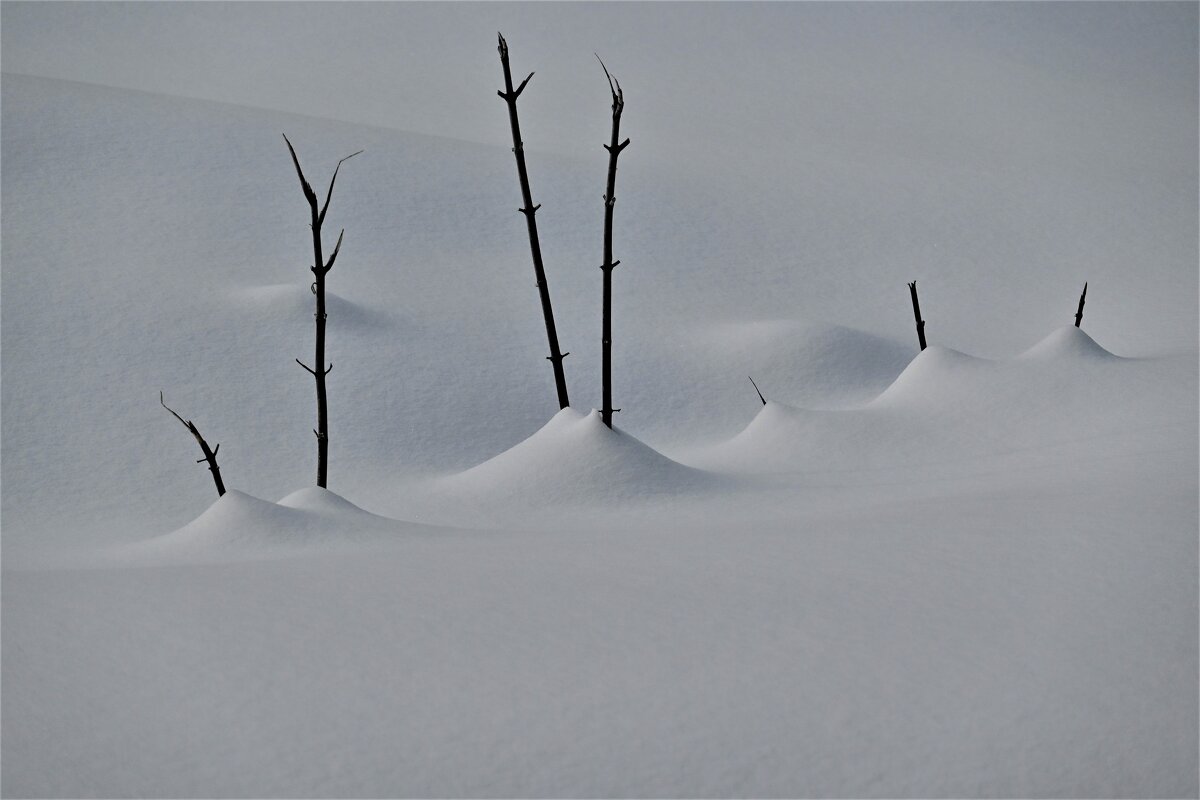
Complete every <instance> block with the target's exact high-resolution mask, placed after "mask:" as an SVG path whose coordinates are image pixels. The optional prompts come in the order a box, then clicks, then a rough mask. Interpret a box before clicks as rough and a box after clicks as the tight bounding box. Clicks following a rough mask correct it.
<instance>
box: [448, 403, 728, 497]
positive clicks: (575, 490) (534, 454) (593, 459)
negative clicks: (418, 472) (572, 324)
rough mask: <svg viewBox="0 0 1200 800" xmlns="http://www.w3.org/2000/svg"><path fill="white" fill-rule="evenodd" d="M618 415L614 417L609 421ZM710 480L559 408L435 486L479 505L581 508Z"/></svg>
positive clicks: (712, 483) (712, 480)
mask: <svg viewBox="0 0 1200 800" xmlns="http://www.w3.org/2000/svg"><path fill="white" fill-rule="evenodd" d="M614 416H619V415H614ZM718 485H719V481H718V479H717V476H715V475H710V474H707V473H704V472H702V471H700V470H697V469H693V468H691V467H686V466H684V465H682V464H679V463H677V462H675V461H672V460H671V459H670V458H667V457H666V456H664V455H663V454H661V453H659V452H658V451H656V450H654V449H653V448H651V447H649V446H647V445H646V444H644V443H642V442H641V441H639V440H638V439H636V438H635V437H633V436H631V435H630V434H628V433H626V432H624V431H622V430H621V429H620V428H619V427H617V426H616V425H615V424H614V426H613V428H612V429H611V430H610V429H609V428H607V427H606V426H605V425H604V423H603V421H601V419H600V412H598V411H596V410H592V411H590V412H588V413H586V414H584V413H582V412H580V411H578V410H576V409H574V408H564V409H562V410H561V411H559V412H558V413H557V414H555V415H554V416H553V417H552V418H551V419H550V421H549V422H547V423H546V424H545V425H544V426H543V427H542V428H541V429H540V430H538V431H537V432H536V433H534V434H533V435H532V436H530V437H529V438H528V439H525V440H524V441H522V442H520V443H519V444H517V445H515V446H513V447H511V448H509V449H508V450H505V451H504V452H503V453H500V454H499V455H497V456H495V457H493V458H490V459H488V460H487V461H485V462H483V463H482V464H479V465H477V466H475V467H472V468H470V469H468V470H465V471H463V472H460V473H457V474H455V475H451V476H447V477H445V478H443V479H442V480H441V481H439V482H438V484H437V486H438V488H439V489H440V490H442V491H444V492H446V493H447V494H449V495H452V496H455V497H459V498H463V499H470V500H472V501H476V502H481V503H496V502H500V503H505V504H507V503H512V502H517V503H522V504H524V505H533V506H538V505H558V504H571V505H580V504H583V505H587V504H605V503H614V502H622V503H627V502H634V501H637V500H639V499H648V498H654V497H658V496H664V495H676V494H688V493H697V492H701V491H704V490H706V489H714V488H716V487H717V486H718Z"/></svg>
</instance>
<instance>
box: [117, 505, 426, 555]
mask: <svg viewBox="0 0 1200 800" xmlns="http://www.w3.org/2000/svg"><path fill="white" fill-rule="evenodd" d="M432 530H435V529H433V528H430V527H428V526H424V525H416V524H412V523H405V522H400V521H397V520H391V519H387V518H385V517H379V516H376V515H374V514H371V513H369V512H367V511H364V510H363V509H361V508H359V507H358V506H356V505H354V504H353V503H351V502H350V501H348V500H346V499H344V498H342V497H340V496H339V495H337V494H334V493H333V492H330V491H328V490H327V489H321V488H317V487H313V488H310V489H301V490H300V491H298V492H293V493H292V494H290V495H288V496H287V497H285V498H284V499H283V500H282V501H280V502H279V503H271V502H268V501H266V500H262V499H259V498H257V497H254V496H252V495H248V494H246V493H245V492H240V491H238V490H236V489H231V490H229V491H227V492H226V493H225V494H224V495H223V496H221V497H220V498H219V499H218V500H217V501H216V502H215V503H213V504H212V505H211V506H209V507H208V509H207V510H205V512H204V513H203V514H201V515H200V516H199V517H197V518H196V519H194V520H192V521H191V522H189V523H188V524H187V525H184V526H183V527H182V528H179V529H178V530H175V531H172V532H171V533H168V534H165V535H163V536H157V537H154V538H152V539H148V540H145V541H142V542H137V543H135V544H132V545H127V546H126V547H124V548H122V552H121V555H122V556H125V557H127V558H128V559H129V560H132V561H134V562H150V563H177V562H184V563H188V562H222V561H238V560H242V559H260V558H273V557H281V556H288V555H293V554H300V553H308V552H312V551H314V550H316V551H330V552H336V551H340V550H347V549H354V548H357V547H360V546H362V545H364V544H398V543H399V542H400V541H402V539H401V536H400V535H401V534H403V533H415V532H429V531H432Z"/></svg>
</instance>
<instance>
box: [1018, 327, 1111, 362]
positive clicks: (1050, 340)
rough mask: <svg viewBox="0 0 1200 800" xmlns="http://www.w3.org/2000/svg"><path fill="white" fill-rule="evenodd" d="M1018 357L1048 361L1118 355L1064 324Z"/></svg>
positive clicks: (1078, 330) (1102, 357) (1106, 357)
mask: <svg viewBox="0 0 1200 800" xmlns="http://www.w3.org/2000/svg"><path fill="white" fill-rule="evenodd" d="M1018 358H1022V359H1030V360H1034V359H1036V360H1042V361H1049V360H1053V359H1067V358H1094V359H1109V358H1119V356H1116V355H1114V354H1112V353H1110V352H1109V351H1107V350H1105V349H1104V348H1103V347H1101V346H1100V345H1099V344H1097V343H1096V340H1095V339H1093V338H1092V337H1091V336H1088V335H1087V334H1086V333H1084V332H1083V331H1081V330H1080V329H1079V328H1076V327H1075V326H1074V325H1064V326H1063V327H1061V328H1059V329H1058V330H1056V331H1054V332H1053V333H1051V334H1050V335H1049V336H1047V337H1046V338H1045V339H1042V340H1041V341H1040V342H1038V343H1037V344H1035V345H1034V346H1033V347H1031V348H1029V349H1028V350H1026V351H1025V352H1024V353H1022V354H1021V355H1020V356H1018Z"/></svg>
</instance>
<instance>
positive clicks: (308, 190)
mask: <svg viewBox="0 0 1200 800" xmlns="http://www.w3.org/2000/svg"><path fill="white" fill-rule="evenodd" d="M283 140H284V141H285V142H287V148H288V152H289V153H291V154H292V163H293V164H295V165H296V175H297V176H299V178H300V188H301V189H303V190H304V197H305V199H306V200H308V204H309V205H310V206H312V210H313V212H314V213H315V212H316V210H317V195H316V193H315V192H313V188H312V185H311V184H309V182H308V180H307V179H306V178H305V177H304V170H302V169H300V159H299V158H297V157H296V148H294V147H292V142H291V140H289V139H288V137H287V134H286V133H285V134H283Z"/></svg>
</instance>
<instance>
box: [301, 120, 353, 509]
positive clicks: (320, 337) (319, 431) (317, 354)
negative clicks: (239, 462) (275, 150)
mask: <svg viewBox="0 0 1200 800" xmlns="http://www.w3.org/2000/svg"><path fill="white" fill-rule="evenodd" d="M283 140H284V141H285V142H287V146H288V152H290V153H291V154H292V163H293V164H295V165H296V174H297V175H298V176H299V177H300V188H301V190H302V191H303V192H304V198H305V199H306V200H307V201H308V207H309V211H310V212H311V217H312V221H311V223H310V227H311V228H312V242H313V263H312V266H310V267H309V269H311V270H312V273H313V276H314V278H315V280H314V281H313V282H312V286H311V288H312V293H313V295H315V296H316V311H315V312H314V313H313V317H314V319H315V322H316V342H315V344H314V347H313V362H314V363H315V364H316V368H315V369H314V368H312V367H309V366H307V365H306V364H305V363H304V362H303V361H301V360H300V359H296V363H297V364H299V365H300V366H302V367H304V369H306V370H308V372H309V374H310V375H312V376H313V379H314V380H315V381H316V384H317V427H316V429H315V430H313V433H314V434H315V435H316V437H317V486H320V487H321V488H322V489H324V488H326V487H327V486H328V483H329V398H328V394H327V393H326V389H325V377H326V376H327V375H328V374H329V372H330V371H331V370H332V369H333V365H332V364H330V365H329V366H328V367H326V366H325V323H326V320H327V318H328V314H327V313H326V312H325V276H326V275H327V274H328V273H329V270H331V269H333V262H334V261H336V260H337V257H338V253H339V252H340V251H341V249H342V236H343V235H344V234H345V233H346V231H345V229H343V230H342V232H341V233H339V234H338V240H337V244H336V245H334V247H333V252H332V253H331V254H330V256H329V260H328V261H326V260H325V256H324V253H323V250H322V246H321V225H322V223H324V222H325V212H326V211H328V210H329V201H330V200H331V199H332V198H333V185H334V184H335V183H336V182H337V176H338V170H340V169H341V168H342V162H343V161H346V160H347V159H351V158H354V157H355V156H356V155H358V153H361V152H362V151H361V150H359V151H358V153H351V154H350V155H348V156H346V158H343V159H342V160H341V161H338V163H337V167H335V168H334V170H333V177H332V178H330V180H329V192H328V193H327V194H326V195H325V205H323V206H321V207H320V208H318V206H317V195H316V193H315V192H314V191H313V188H312V185H311V184H309V182H308V181H307V180H306V179H305V177H304V171H303V170H302V169H300V159H298V158H297V157H296V151H295V149H294V148H293V147H292V143H291V142H290V141H288V138H287V136H284V137H283Z"/></svg>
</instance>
